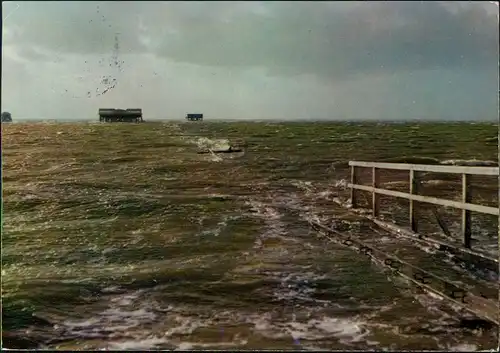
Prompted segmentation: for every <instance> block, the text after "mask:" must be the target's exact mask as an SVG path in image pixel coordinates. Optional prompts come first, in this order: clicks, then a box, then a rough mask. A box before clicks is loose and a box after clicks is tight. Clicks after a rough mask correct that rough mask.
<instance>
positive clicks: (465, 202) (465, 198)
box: [348, 161, 499, 249]
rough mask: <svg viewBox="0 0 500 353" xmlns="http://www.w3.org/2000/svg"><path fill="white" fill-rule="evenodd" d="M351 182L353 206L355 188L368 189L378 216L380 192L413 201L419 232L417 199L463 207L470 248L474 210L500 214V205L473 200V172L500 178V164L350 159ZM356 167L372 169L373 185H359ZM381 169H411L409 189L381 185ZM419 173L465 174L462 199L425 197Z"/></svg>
mask: <svg viewBox="0 0 500 353" xmlns="http://www.w3.org/2000/svg"><path fill="white" fill-rule="evenodd" d="M349 166H350V167H351V182H350V183H349V184H348V186H349V188H350V189H351V204H352V207H353V208H356V206H357V199H356V190H363V191H369V192H371V193H372V213H373V216H374V217H377V216H378V215H379V213H380V202H379V195H386V196H393V197H399V198H404V199H407V200H409V201H410V214H409V218H410V228H411V230H412V231H413V232H415V233H416V232H418V226H417V224H418V223H417V218H416V208H415V202H424V203H431V204H434V205H440V206H445V207H454V208H458V209H461V210H462V224H461V230H462V237H463V242H464V243H463V245H464V247H466V248H469V249H470V248H471V212H479V213H486V214H490V215H495V216H497V217H498V216H499V210H498V207H489V206H482V205H477V204H473V203H471V197H470V175H492V176H497V177H498V170H499V168H498V167H466V166H445V165H425V164H402V163H401V164H400V163H377V162H359V161H350V162H349ZM356 167H363V168H372V186H365V185H359V184H357V182H358V180H357V179H358V178H357V177H358V175H357V169H356ZM378 169H393V170H394V169H395V170H408V171H409V173H410V177H409V184H410V192H409V193H405V192H400V191H394V190H387V189H381V188H379V187H378V186H379V173H378ZM419 172H432V173H452V174H462V202H458V201H452V200H445V199H440V198H436V197H431V196H422V195H419V194H418V191H419V185H420V183H419V178H418V176H419V175H418V174H419Z"/></svg>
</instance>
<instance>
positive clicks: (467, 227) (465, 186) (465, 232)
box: [462, 174, 471, 249]
mask: <svg viewBox="0 0 500 353" xmlns="http://www.w3.org/2000/svg"><path fill="white" fill-rule="evenodd" d="M462 202H463V203H470V202H471V195H470V178H469V176H468V175H467V174H462ZM462 239H463V241H464V247H466V248H467V249H470V248H471V213H470V211H469V210H466V209H462Z"/></svg>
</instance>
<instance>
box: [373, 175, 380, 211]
mask: <svg viewBox="0 0 500 353" xmlns="http://www.w3.org/2000/svg"><path fill="white" fill-rule="evenodd" d="M378 184H379V173H378V170H377V168H376V167H373V168H372V187H373V188H378ZM379 214H380V197H379V195H378V194H377V193H376V192H375V191H373V192H372V215H373V217H378V216H379Z"/></svg>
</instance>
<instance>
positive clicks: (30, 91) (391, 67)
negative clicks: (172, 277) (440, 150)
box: [1, 1, 499, 120]
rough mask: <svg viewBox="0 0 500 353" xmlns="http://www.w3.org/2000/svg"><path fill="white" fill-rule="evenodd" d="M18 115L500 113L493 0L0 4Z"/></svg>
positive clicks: (8, 107) (8, 80)
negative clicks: (107, 111)
mask: <svg viewBox="0 0 500 353" xmlns="http://www.w3.org/2000/svg"><path fill="white" fill-rule="evenodd" d="M2 19H3V32H2V36H3V41H2V44H3V46H2V103H1V104H2V111H9V112H11V113H12V116H13V118H14V119H15V118H16V117H17V118H25V119H65V120H69V119H89V120H95V119H97V110H98V108H100V107H102V108H104V107H105V108H142V109H143V112H144V118H145V119H146V120H148V119H149V120H152V119H182V118H183V117H184V116H185V114H186V113H187V112H191V113H196V112H200V113H204V114H205V116H206V118H207V119H210V118H212V119H290V120H293V119H314V120H327V119H328V120H346V119H348V120H367V119H369V120H404V119H425V120H429V119H433V120H434V119H439V120H496V119H498V81H499V78H498V77H499V72H498V68H499V37H498V3H495V2H490V1H485V2H438V1H428V2H425V1H417V2H410V1H406V2H340V1H339V2H267V1H266V2H208V1H205V2H145V1H140V2H139V1H138V2H106V1H100V2H69V1H64V2H26V1H22V2H18V3H16V2H3V3H2Z"/></svg>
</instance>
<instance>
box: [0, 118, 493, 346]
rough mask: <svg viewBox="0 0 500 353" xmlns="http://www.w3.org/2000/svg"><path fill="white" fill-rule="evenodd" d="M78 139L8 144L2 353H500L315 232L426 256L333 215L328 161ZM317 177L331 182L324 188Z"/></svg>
mask: <svg viewBox="0 0 500 353" xmlns="http://www.w3.org/2000/svg"><path fill="white" fill-rule="evenodd" d="M68 126H69V127H68ZM68 126H57V124H56V125H52V126H49V127H44V130H43V131H42V132H39V131H38V130H37V131H38V132H37V133H35V132H33V131H32V130H33V129H34V128H33V127H30V128H31V129H32V130H31V131H30V130H29V128H28V127H25V126H22V127H19V128H18V130H16V131H10V133H11V134H12V135H11V136H10V138H7V141H8V145H7V148H6V154H5V155H4V156H5V158H4V161H5V164H6V166H5V165H4V177H5V178H6V181H5V184H4V188H5V191H4V198H5V199H4V200H5V201H4V215H5V219H4V228H3V254H2V255H3V259H2V261H3V263H2V265H3V266H2V278H3V287H2V291H3V307H2V309H3V318H4V319H3V320H4V332H5V331H7V336H5V335H4V337H7V339H5V338H4V341H6V342H9V341H8V339H10V340H11V341H10V342H14V338H19V337H23V339H24V341H23V342H22V344H25V345H30V344H31V345H32V346H38V347H48V348H88V349H91V348H93V349H148V348H168V349H206V348H216V349H259V348H276V349H286V348H300V349H310V350H316V349H377V350H379V349H387V350H392V349H394V350H395V349H454V350H471V349H489V348H492V347H495V345H496V340H495V335H494V329H478V328H467V327H463V326H462V325H461V324H460V318H463V317H466V316H467V314H465V313H463V312H460V311H459V310H458V309H457V308H454V307H452V306H450V305H448V304H446V302H445V301H443V300H442V299H441V298H439V297H433V296H430V295H428V294H425V293H423V292H421V291H419V290H418V289H417V288H413V287H411V286H408V284H406V283H404V282H401V281H398V280H397V279H395V278H388V277H387V276H386V275H385V274H384V273H383V272H382V270H381V269H380V268H379V267H377V266H376V265H374V264H373V263H372V262H370V261H369V260H368V259H367V258H366V257H361V256H360V255H359V254H358V253H355V252H353V251H352V250H350V249H346V248H344V247H342V246H340V245H337V244H334V243H331V242H329V241H327V240H326V239H322V238H318V237H317V236H316V235H315V234H314V232H313V231H312V230H311V228H310V226H309V223H308V221H310V220H320V221H321V222H324V223H328V222H332V221H343V222H344V223H345V224H348V225H349V229H348V231H349V232H352V233H353V234H359V235H363V236H365V237H366V236H369V237H372V238H374V239H375V240H374V243H375V244H377V246H379V247H382V248H384V247H385V248H391V247H392V248H394V247H395V246H396V247H405V246H406V247H408V249H409V250H411V251H413V252H414V253H415V255H416V256H415V259H416V260H417V261H418V260H419V256H420V257H421V259H420V260H421V261H424V260H422V259H424V258H430V257H429V251H428V250H426V249H422V248H418V247H415V246H414V245H412V244H409V243H404V242H402V241H401V240H400V239H395V238H394V237H391V236H390V235H384V234H382V235H381V234H378V233H375V232H374V233H373V234H371V233H366V232H370V230H369V229H367V228H363V226H362V221H360V219H359V218H357V217H355V216H353V215H352V214H350V213H349V212H348V211H347V210H346V209H344V208H342V207H340V206H338V205H337V204H336V203H334V202H332V198H334V197H344V196H345V193H346V190H345V184H346V181H345V180H346V174H345V171H342V170H339V168H337V170H336V169H335V167H333V168H332V166H331V164H332V163H331V161H328V162H324V161H323V162H318V158H316V159H314V158H313V157H312V155H311V154H309V153H304V154H300V153H297V154H296V155H286V154H284V153H276V152H274V154H272V153H271V152H272V151H276V148H275V147H273V146H272V145H271V146H269V145H268V146H266V145H264V144H262V143H259V144H257V143H256V144H255V145H253V146H252V145H250V146H248V147H247V149H246V152H245V153H244V154H241V155H237V154H235V155H228V156H221V155H216V154H203V155H200V154H197V152H196V151H197V150H198V149H200V148H206V147H207V145H208V146H209V147H210V148H212V149H214V150H215V149H217V148H221V146H225V145H227V144H228V143H230V142H229V141H227V140H228V139H226V138H216V137H214V136H208V137H207V136H206V135H207V134H205V135H203V134H201V133H200V132H199V131H186V130H187V129H186V128H185V127H182V126H178V125H171V124H169V125H161V126H155V127H149V128H148V129H149V130H148V131H147V132H148V136H149V137H150V138H151V140H149V142H151V143H150V144H149V147H145V146H146V145H147V144H145V143H144V136H142V137H141V136H136V137H134V136H135V135H136V134H138V133H136V132H135V131H134V130H133V129H131V128H128V127H127V128H124V127H122V126H120V129H122V130H121V131H118V132H116V131H112V132H111V133H110V134H112V136H111V137H109V140H108V141H104V140H102V137H103V134H104V132H103V130H102V129H104V127H101V126H100V125H99V126H89V125H78V126H77V127H71V126H70V125H68ZM105 128H107V129H110V127H109V126H106V127H105ZM85 129H87V130H85ZM267 129H268V130H269V128H267ZM268 130H266V131H264V133H268V134H270V132H269V131H268ZM273 131H274V127H273ZM106 132H107V133H109V130H106ZM141 133H143V131H141ZM294 133H295V134H296V133H297V132H294ZM238 134H241V135H243V133H242V132H238ZM291 134H292V132H287V136H289V135H291ZM16 136H17V137H19V136H22V138H16ZM123 136H124V137H123ZM151 136H154V138H153V137H151ZM122 137H123V138H122ZM340 137H341V136H340ZM78 139H79V140H78ZM113 139H114V140H113ZM304 139H307V137H305V138H304ZM76 141H80V142H79V143H77V142H76ZM82 141H84V142H82ZM113 141H114V142H113ZM82 143H84V144H85V145H86V146H87V149H82V148H81V145H82ZM274 143H276V144H278V143H281V144H282V145H286V144H288V145H290V144H291V143H290V142H289V141H288V140H285V139H284V138H282V139H281V140H278V141H274ZM303 143H304V141H302V140H301V141H298V142H297V143H296V145H299V144H303ZM325 144H326V143H325ZM143 145H144V146H143ZM9 146H10V148H11V149H10V150H8V148H9ZM61 146H64V147H65V148H66V150H65V151H64V152H61ZM150 146H153V147H150ZM266 147H267V148H268V149H270V150H271V152H266V151H268V150H267V149H266ZM292 147H294V148H297V149H298V150H299V151H300V147H301V146H298V147H297V146H292ZM37 148H39V149H37ZM92 149H94V150H92ZM96 150H98V152H99V153H97V152H96ZM56 152H59V155H58V154H57V153H56ZM141 152H142V153H141ZM318 153H320V152H318ZM326 155H327V154H326V153H325V156H326ZM316 157H318V156H316ZM323 158H325V159H326V157H323ZM353 159H354V158H353ZM307 160H310V161H311V163H310V164H309V165H308V164H307V163H306V162H307ZM315 163H316V164H315ZM9 166H10V167H11V168H12V169H10V170H9V169H8V167H9ZM297 166H298V167H297ZM321 169H323V172H324V173H325V174H326V173H328V178H324V179H323V180H322V178H319V177H318V176H317V174H318V170H321ZM326 170H327V172H325V171H326ZM308 173H309V178H308ZM277 174H279V177H277V176H276V175H277ZM361 233H363V234H361ZM376 237H378V238H376ZM485 237H486V236H485ZM401 313H405V315H401ZM19 340H20V338H19V339H18V341H19ZM17 343H18V344H20V343H19V342H17Z"/></svg>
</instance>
